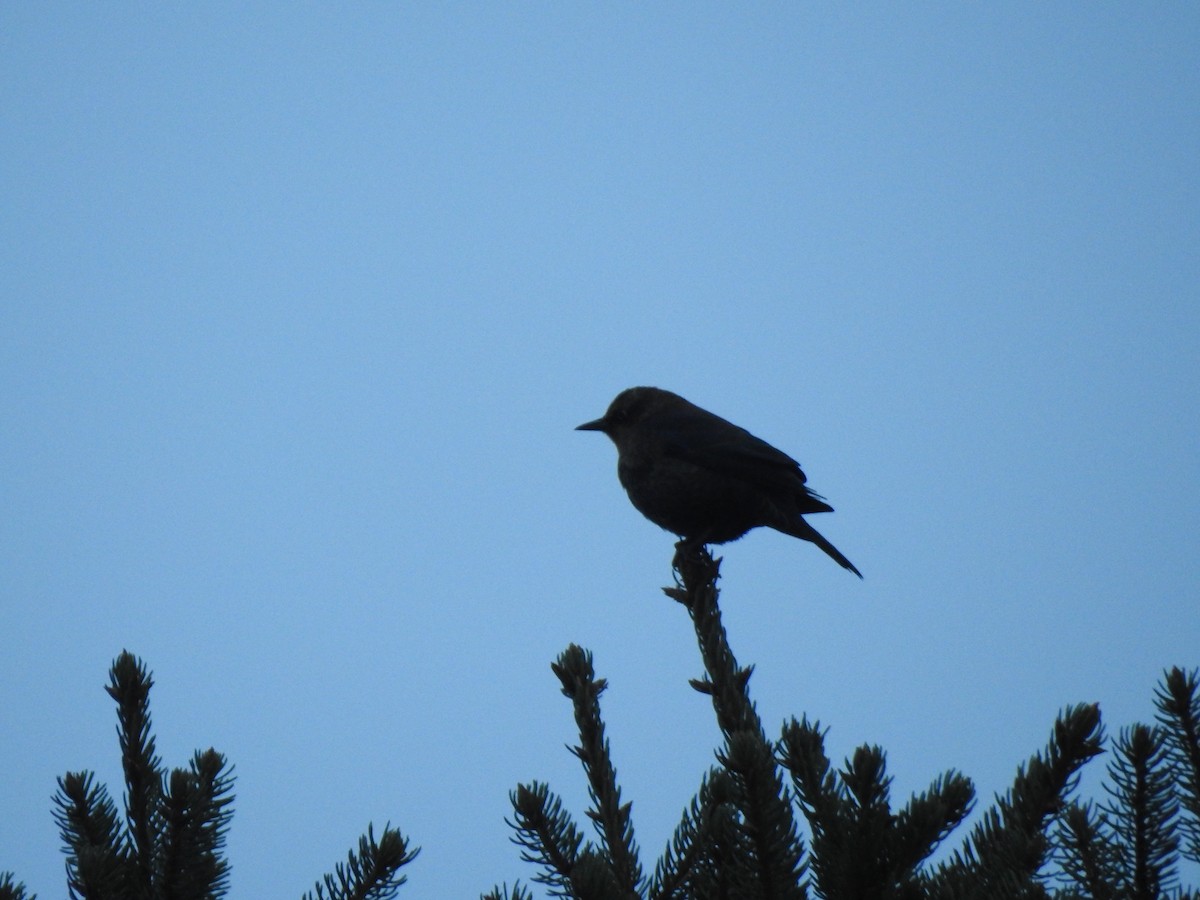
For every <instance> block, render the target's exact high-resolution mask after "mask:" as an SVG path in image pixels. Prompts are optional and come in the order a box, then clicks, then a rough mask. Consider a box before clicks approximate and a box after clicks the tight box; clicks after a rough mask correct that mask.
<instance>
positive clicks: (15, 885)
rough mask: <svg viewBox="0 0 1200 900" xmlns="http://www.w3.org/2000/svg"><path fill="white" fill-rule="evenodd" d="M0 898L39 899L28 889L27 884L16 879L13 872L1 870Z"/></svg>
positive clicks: (17, 899)
mask: <svg viewBox="0 0 1200 900" xmlns="http://www.w3.org/2000/svg"><path fill="white" fill-rule="evenodd" d="M0 900H37V898H36V897H35V896H34V895H33V894H30V893H28V892H27V891H26V888H25V884H24V883H23V882H19V881H16V880H15V876H14V875H13V873H12V872H0Z"/></svg>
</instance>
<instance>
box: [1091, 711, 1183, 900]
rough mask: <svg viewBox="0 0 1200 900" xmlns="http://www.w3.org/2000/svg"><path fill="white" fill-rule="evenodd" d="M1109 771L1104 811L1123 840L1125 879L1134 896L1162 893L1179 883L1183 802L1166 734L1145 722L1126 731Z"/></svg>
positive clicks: (1141, 896) (1118, 837)
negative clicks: (1177, 833) (1177, 863)
mask: <svg viewBox="0 0 1200 900" xmlns="http://www.w3.org/2000/svg"><path fill="white" fill-rule="evenodd" d="M1108 775H1109V779H1110V781H1111V784H1109V785H1106V786H1105V787H1106V789H1107V790H1108V793H1109V795H1110V801H1109V803H1108V804H1106V806H1105V812H1106V813H1107V815H1108V817H1109V820H1110V821H1111V822H1112V824H1113V831H1114V832H1115V833H1116V836H1117V839H1118V845H1119V847H1120V850H1121V855H1122V857H1123V861H1124V876H1125V882H1126V884H1127V885H1128V888H1129V890H1130V891H1131V892H1132V893H1131V895H1132V896H1133V897H1135V898H1143V897H1145V898H1155V897H1159V896H1160V895H1161V894H1163V893H1164V892H1166V891H1167V890H1169V889H1170V888H1171V887H1172V886H1173V885H1174V882H1175V860H1176V858H1177V855H1176V850H1177V849H1178V846H1179V841H1178V839H1177V837H1176V836H1175V815H1176V813H1177V812H1178V810H1179V803H1178V801H1177V800H1176V799H1175V793H1174V778H1173V775H1174V771H1173V769H1172V767H1171V765H1170V759H1169V750H1168V748H1167V746H1166V743H1165V741H1164V739H1163V734H1162V732H1161V731H1160V730H1159V729H1158V728H1155V727H1151V726H1148V725H1141V724H1139V725H1134V726H1133V727H1131V728H1123V729H1121V733H1120V735H1119V737H1118V738H1117V742H1116V747H1115V748H1114V752H1113V759H1112V762H1111V763H1109V766H1108Z"/></svg>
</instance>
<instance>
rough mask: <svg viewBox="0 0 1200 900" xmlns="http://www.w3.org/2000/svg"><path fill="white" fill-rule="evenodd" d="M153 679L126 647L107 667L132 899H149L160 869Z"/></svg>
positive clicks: (159, 775) (160, 775)
mask: <svg viewBox="0 0 1200 900" xmlns="http://www.w3.org/2000/svg"><path fill="white" fill-rule="evenodd" d="M153 686H154V681H153V679H152V678H151V677H150V673H149V671H147V669H146V667H145V666H144V665H143V664H142V662H141V660H139V659H138V658H137V657H135V656H134V655H133V654H132V653H130V652H129V651H128V650H126V651H124V652H122V653H121V655H120V656H118V657H117V659H116V660H115V661H114V662H113V664H112V668H111V669H110V671H109V684H108V687H107V688H105V690H106V691H107V692H108V695H109V696H110V697H112V698H113V699H114V700H115V701H116V702H117V734H118V735H119V737H120V741H121V763H122V766H123V768H124V771H125V817H126V822H127V824H128V828H129V836H130V840H131V843H132V851H133V852H132V859H133V861H134V864H135V867H134V873H133V881H132V883H131V884H130V885H128V887H129V889H130V894H131V897H133V898H146V900H151V898H153V896H154V884H155V882H156V881H157V875H158V872H157V870H156V863H157V862H158V858H159V847H158V844H157V841H156V837H157V835H158V833H159V831H160V829H161V823H160V822H159V821H158V819H157V814H158V809H159V801H160V799H161V795H162V781H163V772H162V767H161V765H160V762H159V759H158V756H157V754H156V753H155V747H154V735H153V734H152V733H151V731H150V688H151V687H153Z"/></svg>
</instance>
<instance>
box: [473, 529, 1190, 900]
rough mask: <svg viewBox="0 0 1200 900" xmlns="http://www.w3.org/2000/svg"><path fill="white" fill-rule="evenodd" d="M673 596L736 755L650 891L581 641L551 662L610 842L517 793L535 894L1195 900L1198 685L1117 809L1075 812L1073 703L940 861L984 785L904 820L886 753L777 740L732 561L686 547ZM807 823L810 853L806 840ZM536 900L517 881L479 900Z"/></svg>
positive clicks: (1137, 765)
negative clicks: (761, 693)
mask: <svg viewBox="0 0 1200 900" xmlns="http://www.w3.org/2000/svg"><path fill="white" fill-rule="evenodd" d="M674 566H675V570H676V585H675V586H674V587H671V588H666V589H665V590H666V593H667V595H668V596H669V597H671V598H672V599H674V600H676V601H678V602H679V603H680V604H681V605H682V606H683V607H684V608H685V609H686V610H687V613H688V615H689V617H690V619H691V622H692V625H693V628H694V630H695V632H696V640H697V644H698V646H699V650H700V656H701V658H702V660H703V662H704V668H705V672H706V676H705V678H703V679H700V680H695V681H692V682H691V684H692V687H693V688H695V689H696V690H697V691H700V692H701V693H703V694H705V695H707V696H709V697H710V698H711V700H712V704H713V712H714V714H715V715H716V720H717V725H718V728H719V730H720V733H721V737H722V743H721V746H720V747H719V748H718V750H717V761H718V763H719V765H718V766H717V767H715V768H713V769H710V770H709V771H708V772H707V773H706V774H705V775H704V777H703V778H702V779H701V781H700V785H699V789H698V791H697V794H696V796H695V797H694V798H693V800H692V801H691V803H690V804H689V805H688V807H687V809H685V810H684V813H683V816H682V819H681V821H680V823H679V826H678V827H677V828H676V830H675V834H674V836H673V837H672V839H671V841H670V844H669V845H668V846H667V848H666V849H665V850H664V852H663V853H662V855H661V856H660V858H659V859H658V861H657V862H656V863H655V865H654V869H653V875H652V876H650V877H649V878H643V877H642V876H641V872H642V871H643V869H642V865H641V863H640V862H639V860H638V848H637V845H636V843H635V842H634V840H633V823H632V817H631V807H630V804H629V803H622V802H621V793H620V789H619V787H618V785H617V781H616V770H615V768H614V767H613V765H612V762H611V758H610V749H611V748H610V746H609V742H608V740H607V738H606V737H605V736H604V723H603V720H602V718H601V713H600V705H599V697H600V694H601V693H602V691H603V690H604V680H603V679H601V678H597V677H596V676H595V673H594V670H593V665H592V657H591V654H589V653H587V652H586V651H585V650H582V649H581V648H579V647H576V646H574V645H572V646H570V647H568V648H567V650H566V651H564V653H563V654H562V655H561V656H560V657H559V658H558V660H557V661H556V662H555V663H554V664H553V666H552V668H553V670H554V672H555V674H556V675H557V676H558V677H559V680H560V681H561V682H562V685H563V693H564V694H566V695H567V696H568V697H570V698H571V700H572V702H573V704H574V710H575V720H576V725H577V726H578V728H579V732H580V743H579V745H578V746H576V747H574V748H573V752H574V753H575V755H576V756H577V757H578V758H579V759H580V761H581V762H582V763H583V765H584V771H585V774H586V776H587V779H588V785H589V796H590V798H591V806H590V808H589V809H588V810H587V812H586V815H587V816H588V818H589V819H591V820H592V824H593V826H594V828H595V830H596V833H597V836H598V841H597V842H596V843H592V842H585V839H584V835H583V832H582V831H581V830H580V829H579V827H577V826H576V825H575V822H574V820H573V819H572V817H571V815H570V813H568V812H567V811H566V810H565V809H564V808H563V805H562V803H561V801H560V800H559V799H558V798H557V796H555V795H554V794H553V793H552V792H551V791H550V789H549V787H548V786H546V785H545V784H541V783H539V782H533V783H531V784H529V785H520V786H518V787H517V789H516V791H514V792H513V794H512V803H513V809H514V813H515V814H514V818H513V819H512V820H511V822H510V824H511V825H512V826H513V828H514V829H515V832H516V834H515V837H514V841H515V842H516V843H517V844H519V845H520V846H521V847H522V848H523V851H522V855H521V858H522V859H523V860H525V861H527V862H532V863H534V864H535V865H536V866H537V867H538V872H537V874H536V875H534V881H536V882H538V883H540V884H543V885H545V886H546V888H547V890H548V891H549V893H550V895H551V896H555V897H571V898H606V900H607V898H614V900H615V898H632V897H637V898H646V900H668V898H670V900H684V898H688V900H692V898H696V900H709V898H714V900H715V898H730V900H742V898H747V900H750V898H806V897H808V896H809V895H810V894H811V895H813V896H815V897H819V898H822V900H925V898H929V900H1035V898H1036V900H1042V898H1045V900H1050V898H1053V900H1084V898H1088V900H1142V898H1146V900H1149V898H1155V900H1158V898H1163V900H1168V898H1170V900H1197V894H1196V893H1195V892H1194V891H1184V890H1180V889H1178V888H1175V887H1174V885H1175V881H1176V880H1177V862H1178V860H1179V858H1180V857H1181V856H1183V857H1186V858H1188V859H1193V860H1195V859H1198V858H1200V737H1198V735H1200V690H1198V688H1197V673H1196V672H1194V671H1193V672H1184V671H1182V670H1180V669H1172V670H1171V671H1169V672H1167V673H1166V675H1165V676H1164V679H1163V682H1162V684H1161V685H1160V687H1159V689H1158V692H1157V695H1156V704H1157V707H1158V710H1159V716H1158V720H1159V724H1158V727H1148V726H1145V725H1136V726H1134V727H1132V728H1129V729H1124V730H1122V732H1121V734H1120V735H1119V736H1118V738H1117V740H1116V741H1115V743H1114V747H1113V759H1112V762H1111V763H1110V765H1109V769H1108V772H1109V781H1110V784H1109V785H1108V786H1107V790H1108V794H1109V796H1108V800H1107V802H1106V803H1104V804H1102V805H1099V806H1097V805H1094V804H1092V803H1090V802H1081V801H1079V800H1076V799H1074V798H1073V794H1074V793H1075V791H1076V790H1077V786H1078V778H1079V772H1080V769H1081V768H1082V767H1083V766H1084V765H1086V764H1087V762H1088V761H1089V760H1091V759H1093V758H1095V757H1096V756H1097V755H1098V754H1100V753H1101V752H1102V748H1103V745H1104V740H1105V738H1104V729H1103V727H1102V724H1101V720H1100V710H1099V707H1098V706H1096V705H1094V704H1091V705H1081V706H1070V707H1067V708H1066V709H1064V710H1063V711H1062V713H1061V714H1060V715H1059V717H1058V720H1057V721H1056V722H1055V725H1054V728H1053V731H1052V733H1051V735H1050V740H1049V742H1048V743H1047V745H1046V747H1045V748H1044V749H1043V750H1042V751H1040V752H1038V753H1035V754H1034V755H1033V756H1032V757H1031V758H1030V759H1029V760H1028V761H1027V762H1026V763H1024V764H1023V765H1021V766H1020V767H1019V768H1018V769H1017V776H1016V779H1015V780H1014V781H1013V784H1012V786H1011V787H1010V788H1009V789H1008V791H1006V792H1005V793H1004V795H1003V796H1000V797H997V798H996V801H995V803H994V804H993V805H992V806H991V807H990V808H988V809H987V810H985V811H984V812H983V813H982V815H981V816H980V817H979V818H978V819H977V821H976V824H975V825H974V827H973V828H972V829H971V832H970V834H969V835H968V836H967V837H966V839H965V840H964V841H963V842H962V844H961V846H959V847H958V848H957V849H955V850H953V851H952V852H950V853H949V854H948V855H947V854H943V855H942V861H941V862H938V863H936V864H933V865H931V864H930V863H929V860H930V857H931V856H932V855H933V854H934V853H935V851H937V850H938V849H939V847H941V845H942V844H943V842H944V841H945V840H946V839H947V838H948V837H949V836H950V835H951V833H952V832H953V831H954V830H955V829H956V828H957V827H958V826H959V825H960V824H961V823H962V822H963V821H964V820H965V819H966V818H967V816H968V815H970V813H971V812H972V809H973V807H974V804H975V789H974V786H973V785H972V783H971V781H970V779H968V778H967V777H966V776H964V775H962V774H960V773H958V772H953V771H951V772H946V773H944V774H942V775H939V776H937V777H935V778H934V779H933V781H932V783H931V784H930V786H929V788H928V789H926V790H925V791H924V792H922V793H920V794H917V795H916V796H914V797H910V798H909V799H908V801H907V802H905V803H904V804H903V805H901V806H900V807H899V808H898V809H897V808H895V807H894V801H893V798H892V796H891V782H892V779H891V776H889V775H888V773H887V756H886V754H885V753H884V751H883V750H882V749H881V748H879V747H876V746H870V745H864V746H861V747H859V748H858V749H857V750H855V751H854V753H853V754H852V756H851V757H850V758H849V759H847V760H845V761H844V762H843V764H842V765H841V766H840V767H835V766H834V764H833V763H832V762H831V761H830V760H829V758H828V756H827V755H826V753H825V731H824V730H823V729H822V728H821V726H820V725H819V724H818V723H816V722H810V721H809V719H808V718H807V717H801V718H800V720H799V721H797V720H796V719H792V720H791V721H789V722H788V723H787V724H786V725H785V726H784V728H783V733H782V736H781V737H780V739H779V740H778V741H771V740H769V739H768V738H767V736H766V732H765V731H764V729H763V726H762V722H761V721H760V719H759V717H758V713H757V711H756V710H755V707H754V703H753V702H752V701H751V699H750V694H749V683H750V677H751V674H752V671H753V670H752V668H751V667H741V666H739V665H738V663H737V660H736V658H735V657H734V654H733V651H732V649H731V648H730V646H729V642H728V639H727V635H726V633H725V629H724V627H723V626H722V624H721V613H720V608H719V606H718V604H717V598H718V591H717V587H716V583H717V579H718V577H719V560H714V559H713V558H712V557H711V556H710V555H709V553H708V552H707V550H706V549H700V548H696V547H695V546H694V545H692V544H688V543H687V542H680V544H679V545H678V546H677V551H676V556H675V561H674ZM797 811H798V812H799V813H800V815H801V816H802V818H803V820H804V821H805V822H806V823H807V826H808V827H807V832H808V839H809V847H808V848H807V850H806V848H805V845H804V842H803V840H802V839H801V836H800V831H799V829H798V827H797V818H796V812H797ZM509 898H511V900H532V894H530V893H529V892H528V891H527V890H526V889H524V888H521V887H520V886H519V885H517V886H515V887H514V888H513V889H512V890H511V891H509V889H507V888H505V887H498V888H495V889H493V890H492V892H491V893H489V894H486V895H484V898H483V900H509Z"/></svg>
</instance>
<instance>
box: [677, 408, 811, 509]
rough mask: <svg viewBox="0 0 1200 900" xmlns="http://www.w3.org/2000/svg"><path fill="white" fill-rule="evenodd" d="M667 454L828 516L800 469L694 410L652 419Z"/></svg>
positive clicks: (728, 424)
mask: <svg viewBox="0 0 1200 900" xmlns="http://www.w3.org/2000/svg"><path fill="white" fill-rule="evenodd" d="M654 424H655V431H656V433H657V434H658V435H660V436H661V439H662V440H663V449H664V451H665V452H666V453H668V454H669V455H671V456H674V457H677V458H679V459H683V460H686V461H687V462H690V463H692V464H693V465H696V466H700V467H701V468H704V469H708V470H709V471H712V472H718V473H720V474H722V475H727V476H729V477H731V478H737V479H740V480H742V481H746V482H749V483H750V484H753V485H756V486H757V487H759V488H761V489H762V490H764V491H767V492H769V493H773V494H774V493H784V494H792V495H797V500H798V501H799V504H800V506H801V507H802V508H801V509H800V511H801V512H808V513H813V512H832V511H833V507H831V506H830V505H829V504H827V503H825V502H824V500H825V498H824V497H822V496H821V495H820V494H818V493H816V492H815V491H813V490H811V489H810V488H808V487H807V486H806V485H805V481H807V478H806V477H805V475H804V470H803V469H801V468H800V464H799V463H798V462H796V460H794V459H792V458H791V457H790V456H788V455H787V454H786V453H784V452H783V451H782V450H779V449H776V448H775V447H772V446H771V445H770V444H768V443H767V442H766V441H764V440H762V439H761V438H757V437H755V436H754V435H752V434H751V433H750V432H748V431H747V430H746V429H744V428H741V427H739V426H737V425H734V424H733V423H732V422H729V421H726V420H725V419H722V418H721V417H720V416H718V415H714V414H713V413H710V412H708V411H707V410H704V409H701V408H700V407H696V406H694V407H693V408H692V409H690V410H681V411H679V412H673V411H671V412H663V413H660V414H659V415H658V416H656V417H655V422H654Z"/></svg>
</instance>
